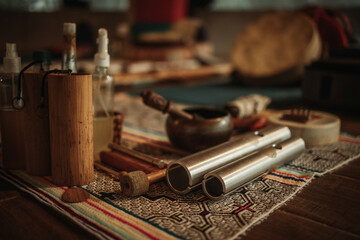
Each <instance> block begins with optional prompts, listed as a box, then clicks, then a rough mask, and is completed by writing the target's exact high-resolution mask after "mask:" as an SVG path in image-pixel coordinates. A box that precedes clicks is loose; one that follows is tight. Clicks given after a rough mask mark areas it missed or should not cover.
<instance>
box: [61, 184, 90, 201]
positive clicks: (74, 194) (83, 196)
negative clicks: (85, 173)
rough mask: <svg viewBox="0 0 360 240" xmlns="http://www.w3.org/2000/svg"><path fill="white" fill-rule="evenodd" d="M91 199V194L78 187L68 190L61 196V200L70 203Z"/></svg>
mask: <svg viewBox="0 0 360 240" xmlns="http://www.w3.org/2000/svg"><path fill="white" fill-rule="evenodd" d="M89 198H90V193H88V192H87V191H86V190H84V189H82V188H78V187H71V188H68V189H67V190H66V191H65V192H64V193H63V195H62V196H61V199H62V200H63V201H64V202H69V203H77V202H83V201H85V200H87V199H89Z"/></svg>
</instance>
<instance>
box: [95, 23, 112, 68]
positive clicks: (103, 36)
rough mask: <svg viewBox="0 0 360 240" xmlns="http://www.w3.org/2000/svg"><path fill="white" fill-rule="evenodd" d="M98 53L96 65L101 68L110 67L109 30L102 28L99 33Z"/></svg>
mask: <svg viewBox="0 0 360 240" xmlns="http://www.w3.org/2000/svg"><path fill="white" fill-rule="evenodd" d="M97 44H98V52H97V53H96V54H95V65H96V66H99V67H109V65H110V55H109V53H108V44H109V38H108V34H107V30H106V29H105V28H100V29H99V31H98V38H97Z"/></svg>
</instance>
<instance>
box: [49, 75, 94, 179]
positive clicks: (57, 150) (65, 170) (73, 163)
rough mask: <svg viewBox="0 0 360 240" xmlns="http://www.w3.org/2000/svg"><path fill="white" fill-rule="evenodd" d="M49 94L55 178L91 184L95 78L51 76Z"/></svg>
mask: <svg viewBox="0 0 360 240" xmlns="http://www.w3.org/2000/svg"><path fill="white" fill-rule="evenodd" d="M48 93H49V123H50V149H51V164H52V179H53V181H54V182H55V184H58V185H64V186H74V185H84V184H87V183H89V182H90V181H92V179H93V177H94V158H93V113H92V77H91V75H89V74H71V75H68V74H50V75H49V76H48Z"/></svg>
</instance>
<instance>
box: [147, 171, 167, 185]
mask: <svg viewBox="0 0 360 240" xmlns="http://www.w3.org/2000/svg"><path fill="white" fill-rule="evenodd" d="M166 171H167V169H161V170H158V171H156V172H152V173H149V174H147V178H148V180H149V183H150V184H152V183H155V182H159V181H162V180H163V179H164V178H165V176H166Z"/></svg>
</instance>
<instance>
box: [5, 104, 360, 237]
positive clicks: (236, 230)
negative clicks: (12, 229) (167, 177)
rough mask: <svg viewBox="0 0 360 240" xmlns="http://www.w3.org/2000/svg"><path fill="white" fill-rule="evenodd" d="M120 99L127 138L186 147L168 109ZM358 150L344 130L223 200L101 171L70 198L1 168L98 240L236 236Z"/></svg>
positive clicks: (147, 147) (163, 152) (172, 152)
mask: <svg viewBox="0 0 360 240" xmlns="http://www.w3.org/2000/svg"><path fill="white" fill-rule="evenodd" d="M118 100H119V99H118ZM120 100H121V101H120V104H119V103H118V104H117V111H120V112H122V113H124V114H125V119H124V128H123V133H122V144H123V145H125V146H127V147H130V148H134V149H136V150H137V151H140V152H143V153H146V154H149V155H153V156H156V157H159V158H163V159H166V160H169V161H170V160H174V159H179V158H181V157H183V156H185V155H187V154H188V153H186V152H183V151H180V150H178V149H174V148H173V147H172V146H171V144H170V143H169V142H168V141H167V138H166V136H165V133H164V129H163V128H164V123H165V118H166V117H165V116H164V115H163V114H161V113H159V112H157V111H155V110H149V108H148V107H145V106H143V104H141V102H140V100H137V101H133V100H129V98H123V99H120ZM359 156H360V140H356V139H352V138H349V137H341V139H340V141H339V142H337V143H334V144H331V145H328V146H322V147H316V148H312V149H306V151H305V152H304V153H303V154H302V155H301V156H299V157H298V158H297V159H295V160H293V161H292V162H290V163H288V164H285V165H283V166H281V167H279V168H277V169H276V170H274V171H272V172H269V173H267V174H265V175H263V176H261V177H259V178H257V179H256V180H254V181H252V182H251V183H248V184H246V185H245V186H241V187H239V188H238V189H236V190H235V191H234V192H232V193H231V194H230V195H228V196H226V197H225V198H223V199H221V200H219V201H212V200H210V199H208V198H207V197H206V196H205V195H204V194H203V192H202V191H201V189H198V190H196V191H193V192H190V193H188V194H186V195H177V194H175V193H174V192H172V191H171V190H170V189H169V187H168V186H167V185H166V183H165V182H159V183H156V184H152V185H150V189H149V191H148V192H147V193H146V194H143V195H141V196H138V197H126V196H124V195H122V194H121V187H120V183H119V182H118V181H117V180H116V179H114V178H112V177H110V176H108V175H107V174H106V173H104V172H101V171H97V170H96V171H95V178H94V181H92V182H91V183H90V184H88V185H84V186H81V187H82V188H84V189H86V190H87V191H88V192H89V193H90V194H91V197H90V199H88V200H86V201H84V202H81V203H65V202H63V201H62V200H61V195H62V193H63V192H64V191H65V190H66V189H67V188H66V187H61V186H55V185H54V184H53V183H52V181H51V178H50V177H34V176H30V175H28V174H27V173H25V172H24V171H20V170H17V171H7V170H0V177H2V178H4V179H5V180H7V181H9V182H10V183H12V184H14V185H15V186H16V187H18V188H19V189H21V190H22V191H25V192H27V193H29V194H30V195H32V196H33V197H35V198H36V199H37V200H39V201H40V202H42V203H43V204H46V205H48V206H50V207H52V208H54V209H56V210H57V211H58V212H60V213H62V214H63V215H65V216H67V217H69V218H70V219H72V220H73V221H74V222H75V223H77V224H78V225H79V226H81V227H83V228H84V229H86V230H87V231H89V232H90V233H92V234H94V236H96V237H98V238H99V239H179V238H180V239H181V238H185V239H237V238H240V237H241V234H243V233H245V231H246V230H247V229H249V228H250V227H252V226H253V225H254V224H256V223H258V222H259V221H261V220H263V219H264V218H266V217H267V216H268V215H269V214H270V213H271V212H272V211H273V210H275V209H276V208H278V207H280V206H281V205H282V204H284V203H285V202H286V201H287V200H288V199H290V198H292V197H293V196H294V195H295V194H296V193H297V192H298V191H300V190H301V189H302V188H303V187H304V186H306V184H308V183H310V182H311V180H312V179H313V178H314V177H316V176H321V175H322V174H325V173H327V172H329V171H331V170H333V169H335V168H337V167H339V166H341V165H343V164H346V163H347V162H349V161H351V160H353V159H356V158H358V157H359Z"/></svg>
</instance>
